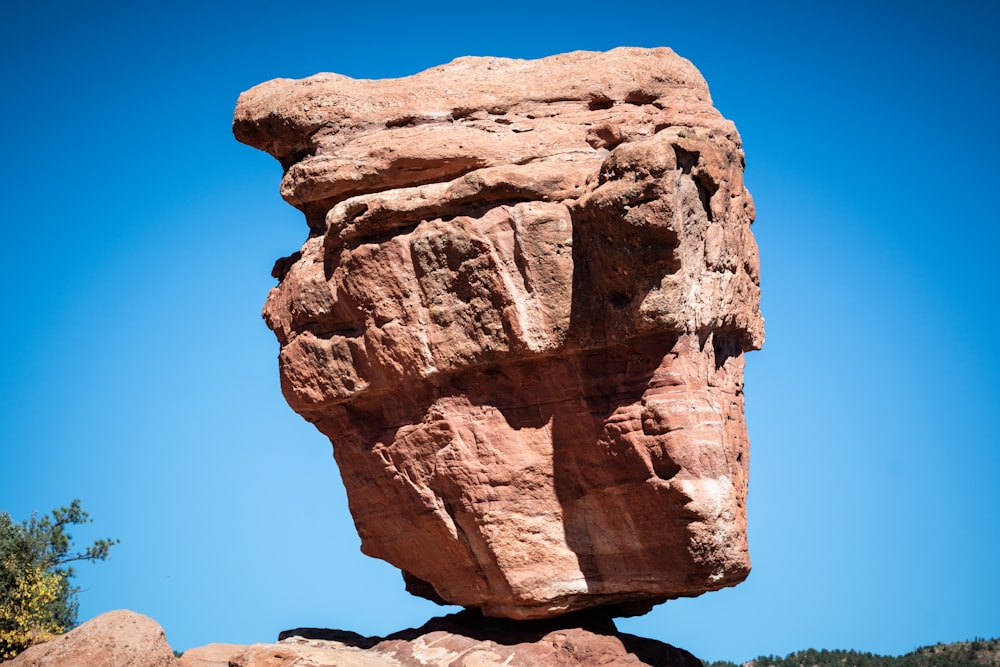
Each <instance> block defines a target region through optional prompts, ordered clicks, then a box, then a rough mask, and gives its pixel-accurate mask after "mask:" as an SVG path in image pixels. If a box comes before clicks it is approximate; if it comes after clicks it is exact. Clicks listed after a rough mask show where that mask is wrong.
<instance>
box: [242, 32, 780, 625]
mask: <svg viewBox="0 0 1000 667" xmlns="http://www.w3.org/2000/svg"><path fill="white" fill-rule="evenodd" d="M233 127H234V132H235V134H236V136H237V138H238V139H239V140H241V141H243V142H245V143H248V144H250V145H252V146H256V147H258V148H260V149H262V150H265V151H267V152H269V153H270V154H271V155H273V156H274V157H276V158H277V159H278V160H280V161H281V163H282V165H283V166H284V168H285V175H284V178H283V180H282V183H281V192H282V195H283V196H284V197H285V198H286V200H287V201H289V203H291V204H293V205H294V206H296V207H298V208H299V209H301V210H302V211H303V212H304V213H305V216H306V220H307V222H308V224H309V228H310V235H309V238H308V239H307V240H306V242H305V244H304V245H303V246H302V249H301V250H300V251H299V252H297V253H295V254H294V255H292V256H291V257H288V258H285V259H282V260H279V261H278V262H277V263H276V265H275V269H274V275H275V277H276V278H278V280H279V284H278V286H277V287H275V288H274V289H273V290H272V292H271V294H270V295H269V297H268V300H267V304H266V306H265V308H264V317H265V319H266V321H267V323H268V325H269V326H270V327H271V328H272V329H273V330H274V332H275V334H276V335H277V337H278V340H279V342H280V343H281V352H280V355H279V367H280V374H281V383H282V389H283V391H284V394H285V397H286V398H287V400H288V402H289V404H290V405H291V406H292V407H293V408H294V409H295V410H296V411H297V412H299V413H300V414H301V415H302V416H303V417H305V418H306V419H307V420H309V421H310V422H312V423H314V424H315V425H316V427H317V428H318V429H319V430H320V431H322V432H323V433H324V434H326V435H327V436H328V437H329V438H330V440H331V441H332V443H333V446H334V455H335V457H336V459H337V462H338V464H339V466H340V469H341V473H342V475H343V479H344V483H345V486H346V488H347V492H348V497H349V501H350V506H351V512H352V514H353V516H354V520H355V524H356V526H357V528H358V532H359V533H360V535H361V539H362V549H363V550H364V551H365V553H367V554H369V555H372V556H375V557H378V558H382V559H384V560H387V561H388V562H390V563H392V564H394V565H396V566H397V567H399V568H400V569H401V570H403V572H404V577H405V578H406V580H407V584H408V588H409V590H411V591H412V592H414V593H417V594H420V595H424V596H426V597H429V598H431V599H436V600H439V601H446V602H449V603H454V604H459V605H464V606H466V607H476V608H481V609H482V610H483V611H484V612H485V613H486V614H488V615H491V616H506V617H510V618H519V619H525V618H544V617H551V616H555V615H559V614H564V613H567V612H569V611H572V610H575V609H582V608H587V607H594V606H602V605H606V606H616V608H617V609H618V611H620V612H621V613H627V612H632V613H634V612H641V611H644V610H645V609H648V607H649V606H650V605H651V604H655V603H657V602H661V601H663V600H665V599H668V598H673V597H678V596H691V595H698V594H700V593H703V592H705V591H709V590H714V589H718V588H721V587H723V586H730V585H734V584H736V583H738V582H740V581H742V580H743V579H744V578H745V577H746V575H747V573H748V571H749V568H750V561H749V557H748V553H747V542H746V517H745V501H746V492H747V470H748V469H747V465H748V441H747V435H746V426H745V422H744V416H743V353H744V352H746V351H749V350H753V349H758V348H759V347H760V345H761V344H762V342H763V320H762V319H761V317H760V313H759V287H758V286H759V273H758V271H759V269H758V255H757V249H756V245H755V242H754V239H753V237H752V234H751V231H750V225H751V223H752V221H753V219H754V208H753V202H752V199H751V197H750V195H749V193H748V192H747V191H746V189H745V188H744V185H743V164H744V159H743V152H742V148H741V143H740V138H739V135H738V133H737V131H736V129H735V127H734V125H733V124H732V123H731V122H730V121H728V120H726V119H725V118H723V117H722V116H721V115H720V114H719V113H718V111H716V110H715V109H714V108H713V106H712V102H711V98H710V96H709V93H708V88H707V86H706V84H705V82H704V80H703V79H702V77H701V76H700V74H699V73H698V72H697V70H696V69H695V68H694V67H693V66H692V65H691V64H690V63H689V62H688V61H686V60H684V59H682V58H680V57H678V56H677V55H675V54H674V53H673V52H672V51H670V50H669V49H650V50H645V49H616V50H614V51H611V52H608V53H585V52H577V53H570V54H565V55H560V56H554V57H551V58H546V59H542V60H537V61H521V60H509V59H501V58H460V59H458V60H456V61H454V62H452V63H450V64H447V65H443V66H441V67H437V68H434V69H430V70H427V71H425V72H421V73H419V74H416V75H414V76H411V77H407V78H403V79H395V80H381V81H361V80H353V79H350V78H348V77H344V76H339V75H335V74H319V75H316V76H313V77H310V78H307V79H303V80H299V81H292V80H275V81H270V82H268V83H264V84H262V85H260V86H257V87H255V88H253V89H252V90H250V91H248V92H246V93H244V94H243V95H241V96H240V99H239V102H238V104H237V108H236V113H235V120H234V126H233Z"/></svg>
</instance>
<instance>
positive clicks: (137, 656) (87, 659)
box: [3, 609, 177, 667]
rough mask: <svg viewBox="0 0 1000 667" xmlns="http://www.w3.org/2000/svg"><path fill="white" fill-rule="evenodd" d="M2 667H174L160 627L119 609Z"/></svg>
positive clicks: (153, 622)
mask: <svg viewBox="0 0 1000 667" xmlns="http://www.w3.org/2000/svg"><path fill="white" fill-rule="evenodd" d="M3 664H4V667H134V666H136V665H142V667H177V659H176V658H175V657H174V652H173V650H171V648H170V646H169V645H168V644H167V638H166V635H164V633H163V628H161V627H160V625H159V623H157V622H156V621H154V620H153V619H151V618H149V617H148V616H143V615H142V614H137V613H135V612H134V611H129V610H127V609H120V610H118V611H109V612H107V613H106V614H101V615H100V616H97V617H96V618H93V619H91V620H89V621H87V622H86V623H84V624H83V625H81V626H79V627H78V628H76V629H74V630H71V631H70V632H67V633H66V634H64V635H60V636H58V637H56V638H55V639H53V640H52V641H48V642H45V643H44V644H38V645H37V646H32V647H31V648H29V649H28V650H26V651H24V652H23V653H21V654H20V655H18V656H17V657H16V658H14V659H13V660H10V661H8V662H5V663H3Z"/></svg>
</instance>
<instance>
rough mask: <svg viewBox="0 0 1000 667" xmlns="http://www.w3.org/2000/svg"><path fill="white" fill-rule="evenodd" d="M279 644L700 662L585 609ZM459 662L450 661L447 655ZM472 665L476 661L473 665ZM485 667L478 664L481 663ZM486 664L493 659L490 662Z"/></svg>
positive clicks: (296, 638) (441, 621) (685, 665)
mask: <svg viewBox="0 0 1000 667" xmlns="http://www.w3.org/2000/svg"><path fill="white" fill-rule="evenodd" d="M279 641H281V642H283V643H285V642H289V643H295V642H308V643H323V642H331V643H336V644H342V645H346V646H350V647H353V648H358V649H363V650H366V651H369V652H371V653H374V654H379V655H382V656H387V657H391V658H393V659H394V660H397V661H399V663H401V664H403V665H424V664H432V663H431V662H424V660H425V659H428V658H429V656H428V654H427V648H428V647H433V649H434V651H435V654H434V662H433V664H463V665H464V664H466V661H464V658H469V657H472V656H475V657H478V658H484V657H485V658H488V659H490V660H496V661H497V662H496V664H501V663H502V664H505V665H511V666H517V665H605V664H614V665H619V664H621V665H625V664H631V665H650V666H655V667H701V665H702V663H701V661H700V660H698V658H696V657H695V656H693V655H692V654H691V653H689V652H687V651H685V650H683V649H679V648H676V647H674V646H671V645H670V644H666V643H663V642H660V641H656V640H654V639H646V638H643V637H636V636H635V635H630V634H626V633H622V632H619V631H618V629H617V628H616V627H615V623H614V620H613V618H612V612H611V611H610V610H605V609H588V610H583V611H578V612H573V613H570V614H566V615H564V616H560V617H558V618H551V619H541V620H529V621H514V620H510V619H497V618H489V617H486V616H483V615H482V614H481V613H480V612H479V611H477V610H465V611H461V612H459V613H456V614H449V615H447V616H439V617H437V618H432V619H431V620H429V621H428V622H427V623H425V624H424V625H422V626H421V627H419V628H415V629H413V628H411V629H407V630H402V631H399V632H395V633H393V634H391V635H388V636H387V637H365V636H362V635H359V634H358V633H355V632H349V631H345V630H327V629H321V628H298V629H295V630H286V631H284V632H282V633H281V634H280V635H279ZM460 658H461V659H463V660H462V661H460V662H452V661H451V660H452V659H460ZM475 664H480V663H478V662H477V663H475ZM483 664H486V663H483ZM490 664H493V663H490Z"/></svg>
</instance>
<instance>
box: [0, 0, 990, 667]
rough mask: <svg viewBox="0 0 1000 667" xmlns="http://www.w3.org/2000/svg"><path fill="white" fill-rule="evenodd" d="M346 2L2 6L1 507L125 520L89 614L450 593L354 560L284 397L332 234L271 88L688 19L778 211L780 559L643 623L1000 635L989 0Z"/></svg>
mask: <svg viewBox="0 0 1000 667" xmlns="http://www.w3.org/2000/svg"><path fill="white" fill-rule="evenodd" d="M291 4H292V3H288V5H289V6H290V5H291ZM339 4H340V3H334V2H323V3H318V2H317V3H298V4H297V8H296V9H294V10H292V9H289V8H284V7H283V5H282V3H279V2H275V1H272V0H246V1H244V2H239V3H236V2H231V3H221V2H218V3H217V2H212V1H211V0H205V1H202V2H187V1H185V0H181V1H180V2H175V3H134V2H127V3H126V2H119V3H111V2H101V1H100V0H97V1H95V2H92V3H81V2H68V1H66V2H62V3H56V2H51V1H50V0H37V1H33V2H30V3H21V4H19V5H8V6H7V7H6V8H5V9H3V10H2V12H0V68H2V73H3V79H2V80H3V84H2V85H3V103H2V104H0V127H2V129H3V134H4V137H3V143H2V146H3V153H2V155H3V161H2V166H0V169H2V174H0V175H2V178H0V226H2V241H0V253H2V257H0V276H2V280H3V284H4V285H5V295H4V308H3V310H4V315H3V321H2V325H3V326H2V327H0V337H2V338H0V341H2V345H3V349H4V350H5V351H6V355H5V356H6V359H5V362H4V364H3V370H2V371H0V443H2V448H3V449H2V455H0V473H2V476H0V509H6V510H8V511H10V512H11V513H12V514H13V515H14V516H15V517H16V518H24V517H26V516H27V515H28V514H30V512H31V510H33V509H37V510H41V511H46V510H49V509H51V508H53V507H56V506H59V505H62V504H65V503H67V502H69V501H70V500H71V499H72V498H75V497H79V498H81V499H82V500H83V504H84V507H85V509H87V510H89V511H90V512H91V514H92V515H93V517H94V518H95V520H96V521H95V524H94V525H93V526H91V527H88V528H87V529H81V530H78V531H77V533H76V537H77V540H78V542H81V543H82V542H86V541H87V540H90V539H93V538H95V537H102V536H106V535H110V536H115V537H118V538H120V539H121V540H122V542H121V544H120V545H119V546H117V547H115V549H114V550H113V551H112V558H111V559H110V560H109V561H108V562H107V563H102V564H99V565H94V566H90V565H83V566H82V567H80V568H79V576H78V583H79V584H80V585H81V586H82V587H83V588H84V589H86V590H85V591H84V592H83V593H82V594H81V596H80V602H81V608H80V611H81V618H82V619H86V618H89V617H92V616H94V615H96V614H98V613H100V612H103V611H107V610H110V609H117V608H129V609H133V610H135V611H139V612H142V613H145V614H148V615H150V616H152V617H154V618H155V619H157V620H158V621H159V622H160V623H161V624H162V625H163V627H164V628H165V630H166V632H167V638H168V640H169V641H170V642H171V644H172V645H173V646H174V648H177V649H186V648H189V647H192V646H197V645H200V644H205V643H208V642H215V641H227V642H240V643H250V642H256V641H271V640H274V639H275V638H276V635H277V633H278V632H279V631H281V630H283V629H286V628H292V627H298V626H320V627H331V628H342V629H349V630H355V631H358V632H362V633H388V632H391V631H394V630H398V629H401V628H404V627H408V626H414V625H419V624H420V623H422V622H423V621H424V620H426V619H427V618H428V617H430V616H432V615H436V614H438V613H441V611H443V610H441V608H439V607H436V606H434V605H433V604H430V603H427V602H424V601H420V600H417V599H414V598H411V597H410V596H408V595H407V594H406V593H405V592H404V591H403V586H402V583H401V581H400V577H399V575H398V573H397V572H396V571H395V570H394V569H393V568H391V567H389V566H387V565H385V564H384V563H381V562H378V561H374V560H371V559H368V558H367V557H364V556H362V555H361V554H360V552H359V550H358V547H359V541H358V537H357V535H356V533H355V532H354V529H353V524H352V522H351V520H350V516H349V514H348V512H347V508H346V503H345V498H344V493H343V489H342V487H341V485H340V481H339V477H338V473H337V470H336V468H335V465H334V462H333V460H332V457H331V454H330V445H329V444H328V443H327V442H326V441H325V439H324V438H322V437H321V436H320V435H319V434H318V433H317V432H315V431H314V430H313V429H312V427H311V426H309V425H308V424H306V423H305V422H304V421H303V420H301V419H300V418H299V417H298V416H297V415H295V414H294V413H292V412H291V410H290V409H289V408H288V407H287V406H286V405H285V403H284V401H283V399H282V397H281V394H280V391H279V387H278V376H277V368H276V355H277V351H278V346H277V343H276V342H275V340H274V339H273V336H272V334H271V332H270V331H268V330H267V328H266V327H265V326H264V323H263V322H262V321H261V319H260V315H259V312H260V308H261V305H262V304H263V301H264V298H265V295H266V294H267V290H268V289H269V288H270V287H271V285H272V284H273V280H272V279H271V277H270V275H269V274H270V268H271V264H272V262H273V261H274V260H275V259H276V258H278V257H280V256H283V255H287V254H289V253H291V252H292V251H294V250H296V249H297V248H298V246H299V245H300V244H301V242H302V240H303V239H304V237H305V234H306V227H305V223H304V221H303V220H302V218H301V216H300V214H299V213H298V212H297V211H295V210H294V209H292V208H291V207H290V206H288V205H287V204H285V203H284V202H283V201H282V200H281V198H280V197H279V195H278V180H279V178H280V174H281V171H280V167H279V165H278V164H277V163H276V162H275V161H274V160H272V159H271V158H270V157H269V156H267V155H265V154H263V153H259V152H257V151H255V150H253V149H251V148H249V147H246V146H243V145H241V144H238V143H237V142H236V141H235V140H234V139H233V138H232V135H231V133H230V120H231V114H232V110H233V105H234V104H235V101H236V97H237V95H238V94H239V93H240V92H241V91H242V90H245V89H246V88H249V87H251V86H252V85H254V84H256V83H259V82H262V81H265V80H267V79H270V78H274V77H278V76H282V77H302V76H307V75H310V74H313V73H315V72H318V71H333V72H339V73H343V74H347V75H350V76H354V77H386V76H401V75H405V74H410V73H413V72H416V71H419V70H421V69H424V68H426V67H430V66H433V65H436V64H440V63H443V62H446V61H449V60H451V59H452V58H454V57H457V56H461V55H468V54H472V55H498V56H512V57H522V58H533V57H540V56H544V55H549V54H553V53H558V52H563V51H568V50H574V49H594V50H603V49H608V48H612V47H614V46H620V45H636V46H659V45H666V46H670V47H672V48H674V49H675V50H676V51H677V52H678V53H680V54H681V55H683V56H685V57H687V58H689V59H691V60H692V61H693V62H694V63H695V65H696V66H697V67H698V68H699V69H700V70H701V71H702V73H703V74H704V75H705V77H706V78H707V79H708V82H709V85H710V87H711V89H712V94H713V97H714V100H715V103H716V105H717V106H718V108H719V109H720V110H721V111H722V113H723V114H725V115H726V116H727V117H729V118H731V119H733V120H734V121H735V122H736V124H737V126H738V127H739V129H740V132H741V133H742V135H743V139H744V143H745V148H746V153H747V172H746V178H747V184H748V187H749V188H750V190H751V192H752V193H753V194H754V196H755V198H756V202H757V210H758V219H757V223H756V225H755V232H756V235H757V239H758V242H759V244H760V248H761V258H762V264H763V294H764V297H763V309H764V314H765V317H766V318H767V343H766V346H765V349H764V350H763V351H762V352H758V353H754V354H752V355H750V356H749V357H748V368H747V391H746V396H747V415H748V422H749V427H750V435H751V442H752V454H751V489H750V504H749V514H750V546H751V555H752V558H753V562H754V569H753V572H752V574H751V575H750V578H749V579H748V580H747V582H745V583H744V584H742V585H741V586H739V587H737V588H734V589H728V590H725V591H722V592H718V593H713V594H709V595H705V596H702V597H700V598H696V599H692V600H683V601H676V602H670V603H667V604H665V605H662V606H660V607H658V608H657V609H656V610H654V611H653V612H652V613H650V614H648V615H647V616H645V617H642V618H640V619H636V620H630V621H622V622H621V623H620V627H622V629H624V630H626V631H629V632H633V633H636V634H642V635H645V636H650V637H655V638H657V639H661V640H664V641H667V642H671V643H673V644H676V645H678V646H681V647H684V648H687V649H689V650H691V651H692V652H694V653H695V654H696V655H698V656H700V657H702V658H706V659H710V660H716V659H731V660H738V661H739V660H746V659H749V658H751V657H754V656H756V655H758V654H761V653H779V654H783V653H787V652H789V651H791V650H794V649H799V648H807V647H815V648H853V649H858V650H864V651H875V652H880V653H890V654H898V653H902V652H907V651H909V650H912V649H913V648H914V647H916V646H919V645H924V644H930V643H934V642H938V641H955V640H961V639H966V638H972V637H975V636H977V635H978V636H997V635H1000V602H998V601H1000V567H998V563H1000V484H998V483H997V475H998V473H1000V429H998V427H997V420H998V418H1000V390H998V387H997V382H998V377H1000V361H998V358H997V352H996V350H997V346H996V344H995V343H994V337H995V336H996V334H997V329H998V306H1000V297H998V294H997V282H998V281H997V267H998V262H997V259H996V257H997V248H998V242H1000V219H998V214H997V207H996V202H995V201H994V200H995V199H996V195H997V193H998V183H1000V168H998V156H1000V131H998V119H1000V108H998V72H1000V39H998V38H997V34H998V32H1000V20H998V10H996V9H994V7H995V5H994V4H993V3H986V2H982V3H970V2H961V1H952V2H938V3H923V4H921V3H902V2H899V3H879V2H871V1H868V2H863V3H860V2H857V3H856V2H847V3H843V2H840V3H835V4H830V5H826V4H813V3H798V2H797V3H750V2H739V3H736V2H733V3H725V2H722V3H714V4H706V3H696V2H686V3H666V2H615V3H601V4H598V3H587V2H572V3H546V2H537V1H535V2H519V1H509V2H503V3H463V4H455V3H427V4H419V3H418V4H414V3H400V4H399V5H393V4H392V3H388V4H385V3H374V2H372V3H351V4H350V5H349V6H343V7H341V6H338V5H339ZM345 4H346V3H345ZM891 5H895V6H894V7H892V6H891Z"/></svg>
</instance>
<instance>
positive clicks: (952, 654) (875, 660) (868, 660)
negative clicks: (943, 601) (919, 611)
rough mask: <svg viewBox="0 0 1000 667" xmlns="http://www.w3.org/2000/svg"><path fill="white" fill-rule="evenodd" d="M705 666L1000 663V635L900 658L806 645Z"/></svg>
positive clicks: (980, 666) (972, 666) (997, 666)
mask: <svg viewBox="0 0 1000 667" xmlns="http://www.w3.org/2000/svg"><path fill="white" fill-rule="evenodd" d="M705 666H706V667H1000V638H998V639H975V640H973V641H969V642H956V643H954V644H935V645H934V646H923V647H921V648H918V649H917V650H916V651H913V652H912V653H907V654H906V655H901V656H899V657H898V658H894V657H891V656H884V655H875V654H874V653H859V652H857V651H827V650H825V649H824V650H822V651H817V650H815V649H807V650H805V651H797V652H795V653H791V654H789V655H787V656H785V657H784V658H779V657H778V656H774V655H762V656H760V657H759V658H755V659H753V660H750V661H749V662H746V663H743V665H742V666H741V665H737V664H736V663H734V662H726V661H722V662H711V663H705Z"/></svg>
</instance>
